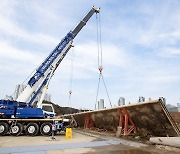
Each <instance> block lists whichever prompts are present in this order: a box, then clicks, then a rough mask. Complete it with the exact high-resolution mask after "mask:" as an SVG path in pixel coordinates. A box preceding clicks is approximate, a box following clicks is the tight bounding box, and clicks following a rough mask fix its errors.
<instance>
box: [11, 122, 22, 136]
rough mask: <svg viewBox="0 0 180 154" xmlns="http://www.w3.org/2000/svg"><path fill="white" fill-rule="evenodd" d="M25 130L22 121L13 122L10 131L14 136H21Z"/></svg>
mask: <svg viewBox="0 0 180 154" xmlns="http://www.w3.org/2000/svg"><path fill="white" fill-rule="evenodd" d="M22 131H23V125H22V124H21V123H16V124H12V125H11V127H10V133H11V135H12V136H19V135H20V134H21V133H22Z"/></svg>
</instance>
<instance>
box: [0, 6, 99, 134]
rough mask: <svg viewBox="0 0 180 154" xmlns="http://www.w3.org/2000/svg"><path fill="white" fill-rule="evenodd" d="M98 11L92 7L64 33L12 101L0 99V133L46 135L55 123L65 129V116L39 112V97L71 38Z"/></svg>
mask: <svg viewBox="0 0 180 154" xmlns="http://www.w3.org/2000/svg"><path fill="white" fill-rule="evenodd" d="M99 11H100V9H99V8H95V7H94V6H93V7H92V8H91V10H90V11H89V12H88V13H87V14H86V15H85V17H84V18H83V19H82V20H81V21H80V22H79V24H78V25H77V26H75V28H74V29H73V30H71V31H70V32H69V33H67V35H66V36H65V37H64V38H63V39H62V40H61V41H60V43H59V44H58V45H57V46H56V48H55V49H54V50H53V51H52V52H51V53H50V54H49V56H48V57H47V58H46V59H45V60H44V61H43V62H42V63H41V65H40V66H39V67H38V69H37V70H36V72H35V73H34V75H33V76H32V77H31V78H30V79H29V81H28V84H27V86H26V88H25V89H24V91H23V92H22V93H21V94H20V95H19V96H18V98H17V99H16V100H13V101H12V100H0V135H6V134H11V135H14V136H18V135H20V134H22V133H23V132H25V134H27V135H30V136H35V135H37V134H38V133H39V132H40V133H41V134H42V135H50V134H51V130H52V125H53V124H55V125H56V131H61V130H64V129H65V126H66V125H67V123H68V119H57V118H55V117H54V114H48V113H47V112H45V111H43V109H42V100H43V96H44V94H45V92H46V90H47V87H48V85H49V82H50V79H51V78H52V76H53V75H54V72H55V70H56V69H57V67H58V66H59V64H60V63H61V61H62V60H63V58H64V57H65V56H66V54H67V52H68V51H69V50H70V48H71V47H72V43H73V40H74V38H75V37H76V35H77V34H78V33H79V32H80V30H81V29H82V28H83V27H84V26H85V25H86V23H87V21H88V20H89V19H90V18H91V16H92V15H93V14H94V13H99ZM40 92H42V95H41V96H42V98H41V99H40V101H39V102H38V103H37V107H34V106H33V103H34V100H35V98H36V97H37V95H38V94H39V93H40Z"/></svg>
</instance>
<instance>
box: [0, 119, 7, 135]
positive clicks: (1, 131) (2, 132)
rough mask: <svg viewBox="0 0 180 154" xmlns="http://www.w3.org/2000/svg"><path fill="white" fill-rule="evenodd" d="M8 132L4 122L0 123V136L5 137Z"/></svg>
mask: <svg viewBox="0 0 180 154" xmlns="http://www.w3.org/2000/svg"><path fill="white" fill-rule="evenodd" d="M8 130H9V125H8V124H7V123H6V122H0V135H6V134H7V132H8Z"/></svg>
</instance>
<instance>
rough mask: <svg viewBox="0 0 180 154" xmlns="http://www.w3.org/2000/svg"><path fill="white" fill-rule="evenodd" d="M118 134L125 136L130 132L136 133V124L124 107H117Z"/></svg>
mask: <svg viewBox="0 0 180 154" xmlns="http://www.w3.org/2000/svg"><path fill="white" fill-rule="evenodd" d="M118 112H119V127H120V129H121V130H120V135H124V136H127V135H129V134H130V133H131V132H133V133H136V126H135V124H134V122H133V120H132V119H131V117H130V115H129V114H128V112H127V109H126V108H122V109H121V108H118Z"/></svg>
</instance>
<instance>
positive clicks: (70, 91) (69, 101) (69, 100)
mask: <svg viewBox="0 0 180 154" xmlns="http://www.w3.org/2000/svg"><path fill="white" fill-rule="evenodd" d="M73 70H74V49H72V55H71V70H70V84H69V99H68V105H69V107H71V94H72V81H73Z"/></svg>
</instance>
